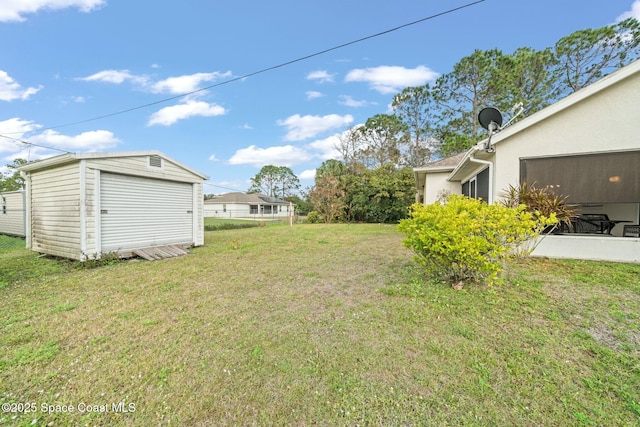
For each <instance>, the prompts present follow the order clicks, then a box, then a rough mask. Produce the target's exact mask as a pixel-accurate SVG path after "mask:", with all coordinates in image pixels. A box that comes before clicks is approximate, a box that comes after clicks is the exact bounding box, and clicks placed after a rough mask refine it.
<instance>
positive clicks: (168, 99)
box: [5, 0, 486, 135]
mask: <svg viewBox="0 0 640 427" xmlns="http://www.w3.org/2000/svg"><path fill="white" fill-rule="evenodd" d="M484 1H486V0H477V1H474V2H471V3H467V4H464V5H462V6H459V7H455V8H452V9H448V10H446V11H444V12H440V13H436V14H434V15H430V16H427V17H425V18H421V19H418V20H415V21H412V22H408V23H406V24H402V25H399V26H397V27H393V28H390V29H388V30H385V31H381V32H379V33H375V34H371V35H369V36H365V37H361V38H359V39H356V40H352V41H350V42H346V43H342V44H339V45H337V46H333V47H330V48H328V49H324V50H321V51H318V52H315V53H312V54H309V55H305V56H301V57H299V58H296V59H292V60H290V61H286V62H282V63H280V64H278V65H273V66H271V67H267V68H263V69H261V70H258V71H254V72H251V73H248V74H244V75H242V76H239V77H234V78H232V79H229V80H225V81H223V82H219V83H215V84H212V85H209V86H206V87H203V88H200V89H197V90H193V91H191V92H186V93H183V94H180V95H175V96H171V97H169V98H163V99H160V100H158V101H154V102H150V103H147V104H143V105H138V106H137V107H131V108H127V109H124V110H120V111H115V112H113V113H108V114H103V115H101V116H96V117H92V118H89V119H85V120H79V121H76V122H71V123H66V124H62V125H57V126H51V127H47V128H44V129H40V130H41V131H44V130H51V129H59V128H62V127H67V126H73V125H79V124H82V123H88V122H93V121H96V120H101V119H106V118H108V117H113V116H118V115H121V114H125V113H129V112H131V111H136V110H140V109H143V108H147V107H152V106H154V105H158V104H163V103H165V102H169V101H173V100H175V99H180V98H183V97H185V96H189V95H193V94H194V93H198V92H203V91H206V90H209V89H213V88H216V87H219V86H223V85H227V84H229V83H233V82H237V81H239V80H244V79H246V78H249V77H253V76H257V75H258V74H263V73H266V72H268V71H273V70H276V69H278V68H283V67H286V66H288V65H291V64H295V63H297V62H301V61H306V60H307V59H310V58H313V57H316V56H320V55H324V54H326V53H329V52H332V51H334V50H338V49H342V48H344V47H347V46H351V45H354V44H356V43H361V42H363V41H365V40H369V39H373V38H376V37H380V36H383V35H385V34H389V33H392V32H394V31H398V30H401V29H403V28H406V27H410V26H412V25H416V24H420V23H422V22H425V21H429V20H432V19H435V18H438V17H441V16H444V15H448V14H451V13H454V12H458V11H460V10H462V9H465V8H468V7H471V6H475V5H477V4H479V3H483V2H484ZM16 133H20V132H5V134H8V135H10V134H16Z"/></svg>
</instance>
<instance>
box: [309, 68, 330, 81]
mask: <svg viewBox="0 0 640 427" xmlns="http://www.w3.org/2000/svg"><path fill="white" fill-rule="evenodd" d="M307 80H315V81H317V82H318V83H331V82H333V74H329V73H328V72H327V71H326V70H317V71H312V72H310V73H309V74H307Z"/></svg>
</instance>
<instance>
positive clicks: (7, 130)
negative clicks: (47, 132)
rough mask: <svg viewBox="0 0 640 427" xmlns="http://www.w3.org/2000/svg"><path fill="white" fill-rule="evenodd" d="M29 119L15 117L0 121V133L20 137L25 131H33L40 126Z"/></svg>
mask: <svg viewBox="0 0 640 427" xmlns="http://www.w3.org/2000/svg"><path fill="white" fill-rule="evenodd" d="M41 127H42V126H41V125H38V124H36V123H34V122H32V121H31V120H22V119H19V118H17V117H14V118H12V119H8V120H4V121H1V122H0V134H4V135H7V134H8V135H9V136H11V137H13V138H17V139H20V138H22V137H23V135H24V134H25V133H29V132H33V131H34V130H37V129H39V128H41Z"/></svg>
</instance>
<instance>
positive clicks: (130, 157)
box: [18, 151, 207, 261]
mask: <svg viewBox="0 0 640 427" xmlns="http://www.w3.org/2000/svg"><path fill="white" fill-rule="evenodd" d="M18 170H20V172H21V175H22V176H23V177H24V178H25V181H26V194H27V203H26V212H27V221H26V239H27V247H28V248H31V249H32V250H34V251H36V252H40V253H44V254H49V255H55V256H60V257H66V258H72V259H76V260H80V261H84V260H86V259H87V257H91V258H92V257H94V256H96V255H98V256H99V255H100V254H102V253H112V252H118V253H119V254H120V255H121V256H130V255H131V254H132V252H133V251H134V250H138V249H145V248H151V247H160V246H166V245H183V246H199V245H202V244H204V219H203V203H202V199H203V190H202V186H203V180H205V179H207V176H206V175H203V174H201V173H199V172H196V171H195V170H193V169H191V168H189V167H188V166H185V165H183V164H181V163H180V162H178V161H176V160H174V159H171V158H169V157H167V156H166V155H164V154H162V153H160V152H157V151H138V152H121V153H70V154H63V155H60V156H55V157H50V158H47V159H45V160H40V161H37V162H33V163H29V164H27V165H24V166H21V167H19V168H18Z"/></svg>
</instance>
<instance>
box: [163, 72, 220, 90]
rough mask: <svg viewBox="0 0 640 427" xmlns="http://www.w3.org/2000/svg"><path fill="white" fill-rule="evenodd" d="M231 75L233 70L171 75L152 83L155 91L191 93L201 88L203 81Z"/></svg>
mask: <svg viewBox="0 0 640 427" xmlns="http://www.w3.org/2000/svg"><path fill="white" fill-rule="evenodd" d="M227 77H231V71H227V72H225V73H220V72H218V71H215V72H213V73H195V74H188V75H184V76H178V77H169V78H168V79H164V80H161V81H159V82H157V83H155V84H153V85H152V87H151V90H152V91H153V92H155V93H171V94H175V95H179V94H182V93H189V92H193V91H196V90H198V89H199V88H200V84H201V83H203V82H210V81H215V80H220V79H223V78H227Z"/></svg>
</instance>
